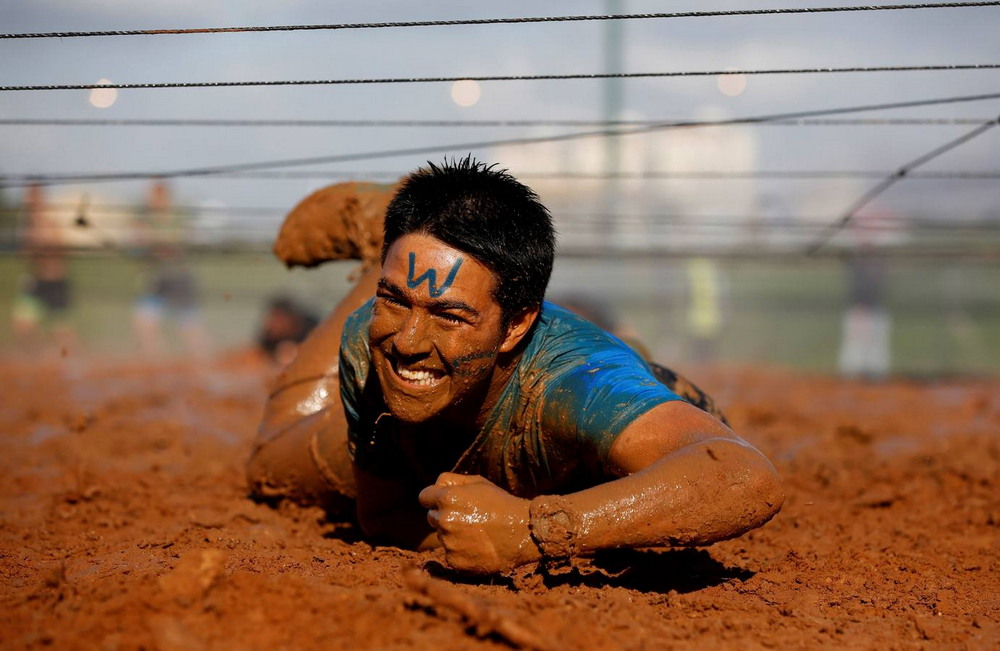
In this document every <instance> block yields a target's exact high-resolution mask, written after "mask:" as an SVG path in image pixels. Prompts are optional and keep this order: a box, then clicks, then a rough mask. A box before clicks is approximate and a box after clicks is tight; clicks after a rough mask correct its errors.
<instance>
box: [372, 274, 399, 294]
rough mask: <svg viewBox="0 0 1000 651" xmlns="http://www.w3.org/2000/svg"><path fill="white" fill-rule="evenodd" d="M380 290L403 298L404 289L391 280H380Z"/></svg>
mask: <svg viewBox="0 0 1000 651" xmlns="http://www.w3.org/2000/svg"><path fill="white" fill-rule="evenodd" d="M378 288H379V289H384V290H385V291H387V292H390V293H392V294H399V295H400V296H402V294H403V288H402V287H400V286H399V285H397V284H396V283H394V282H392V281H390V280H386V279H385V278H379V281H378Z"/></svg>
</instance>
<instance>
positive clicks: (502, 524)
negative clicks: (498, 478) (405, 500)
mask: <svg viewBox="0 0 1000 651" xmlns="http://www.w3.org/2000/svg"><path fill="white" fill-rule="evenodd" d="M419 499H420V504H421V505H422V506H424V507H425V508H427V509H428V512H427V521H428V522H430V524H431V526H432V527H434V529H436V530H437V534H438V538H440V539H441V544H442V545H443V546H444V550H445V560H446V561H447V562H448V564H449V565H451V566H452V567H453V568H455V569H457V570H464V571H467V572H473V573H475V574H495V573H498V572H506V571H508V570H512V569H514V568H515V567H517V566H519V565H524V564H525V563H530V562H532V561H536V560H538V559H539V558H540V554H539V552H538V548H537V547H536V546H535V543H534V542H533V541H532V540H531V534H530V532H529V530H528V500H525V499H521V498H518V497H514V496H513V495H511V494H510V493H508V492H506V491H504V490H503V489H501V488H499V487H498V486H496V485H495V484H493V483H492V482H490V481H489V480H487V479H485V478H483V477H480V476H479V475H458V474H455V473H450V472H446V473H443V474H442V475H441V476H440V477H438V480H437V483H436V484H434V485H433V486H428V487H427V488H425V489H424V490H422V491H421V492H420V497H419Z"/></svg>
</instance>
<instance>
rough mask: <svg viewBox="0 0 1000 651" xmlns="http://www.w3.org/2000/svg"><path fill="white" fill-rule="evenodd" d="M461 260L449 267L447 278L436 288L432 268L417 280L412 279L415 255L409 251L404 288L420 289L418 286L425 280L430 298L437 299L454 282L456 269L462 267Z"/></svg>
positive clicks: (435, 277) (434, 274)
mask: <svg viewBox="0 0 1000 651" xmlns="http://www.w3.org/2000/svg"><path fill="white" fill-rule="evenodd" d="M462 260H464V258H459V259H458V260H456V261H455V264H453V265H452V266H451V271H449V272H448V277H447V278H445V279H444V282H443V283H441V286H440V287H438V286H437V271H436V270H435V269H433V268H431V269H428V270H427V271H425V272H424V273H422V274H420V277H419V278H414V277H413V274H414V273H415V272H416V270H415V269H414V266H415V265H416V263H417V255H416V254H415V253H414V252H413V251H410V271H409V273H407V274H406V286H407V287H409V288H410V289H416V288H417V287H420V285H421V284H422V283H423V282H424V281H425V280H426V281H427V293H429V294H430V295H431V298H437V297H438V296H441V295H442V294H444V293H445V292H446V291H448V288H449V287H451V284H452V283H453V282H455V276H457V275H458V268H459V267H461V266H462Z"/></svg>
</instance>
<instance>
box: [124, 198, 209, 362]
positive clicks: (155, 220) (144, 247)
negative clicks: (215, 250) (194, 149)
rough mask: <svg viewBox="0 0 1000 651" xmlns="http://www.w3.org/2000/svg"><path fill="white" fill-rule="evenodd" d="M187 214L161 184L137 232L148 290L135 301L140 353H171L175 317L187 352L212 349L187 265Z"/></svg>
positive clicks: (201, 351)
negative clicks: (168, 325)
mask: <svg viewBox="0 0 1000 651" xmlns="http://www.w3.org/2000/svg"><path fill="white" fill-rule="evenodd" d="M185 235H186V234H185V224H184V219H183V216H182V215H180V214H179V213H177V212H176V211H174V210H173V209H172V206H171V200H170V191H169V189H168V188H167V185H166V183H164V182H163V181H162V180H156V181H154V182H153V185H152V187H151V189H150V193H149V198H148V201H147V204H146V210H145V212H141V213H140V215H139V219H138V223H137V229H136V245H137V247H138V253H139V255H140V257H141V258H142V259H143V261H144V262H145V266H146V268H145V272H144V275H145V278H144V285H145V290H144V292H143V294H142V295H141V296H140V297H139V299H138V300H137V301H136V303H135V308H134V313H133V319H132V323H133V327H134V330H135V335H136V338H137V340H138V342H139V350H140V352H141V353H143V354H145V355H149V356H160V355H163V354H164V353H165V352H166V345H165V341H164V333H163V322H164V318H165V317H170V318H171V320H173V321H174V322H175V323H176V325H177V329H178V332H179V334H180V341H181V345H182V346H183V349H184V351H185V352H186V353H192V354H195V355H198V356H201V355H205V354H207V353H208V352H209V350H210V348H211V342H210V340H209V337H208V332H207V331H206V329H205V325H204V323H203V321H202V317H201V312H200V310H199V308H198V285H197V281H196V279H195V276H194V273H193V272H192V271H191V269H190V268H189V267H188V266H187V263H186V260H185V256H184V247H185V246H186V244H187V239H186V237H185Z"/></svg>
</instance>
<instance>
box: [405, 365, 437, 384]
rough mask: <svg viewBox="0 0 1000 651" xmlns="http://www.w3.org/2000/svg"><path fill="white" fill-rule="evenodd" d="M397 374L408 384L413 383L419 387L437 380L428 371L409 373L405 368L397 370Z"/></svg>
mask: <svg viewBox="0 0 1000 651" xmlns="http://www.w3.org/2000/svg"><path fill="white" fill-rule="evenodd" d="M397 372H398V373H399V376H400V377H401V378H403V379H404V380H408V381H409V382H413V383H415V384H419V385H429V384H433V383H434V381H435V380H436V379H437V378H436V377H435V375H434V373H431V372H430V371H411V370H410V369H407V368H400V369H397Z"/></svg>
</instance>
